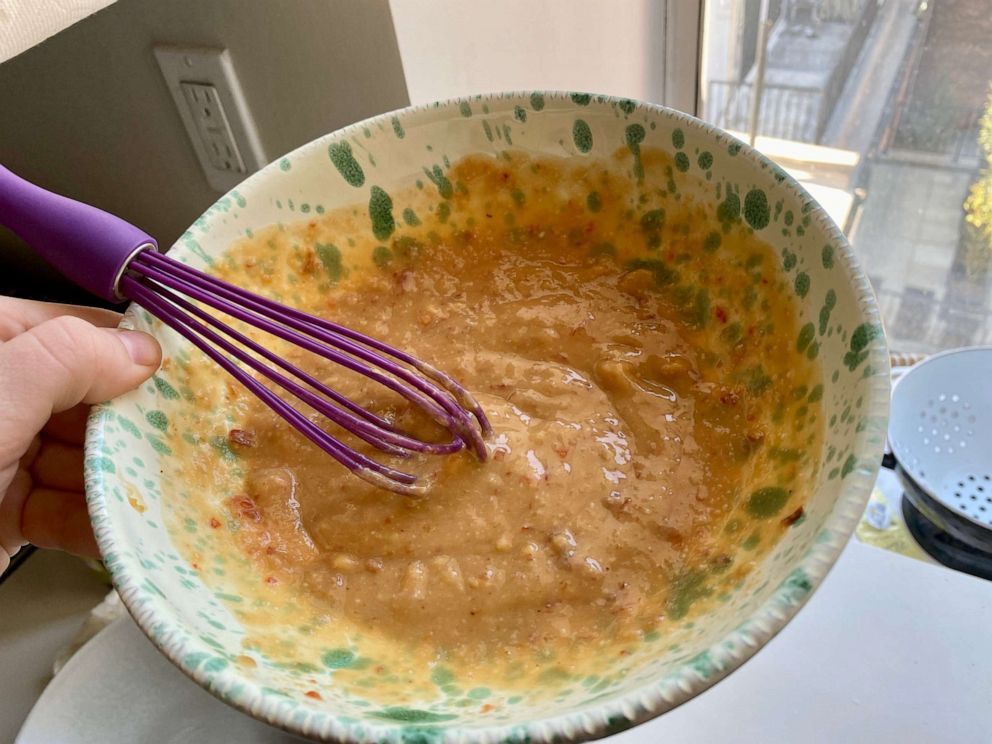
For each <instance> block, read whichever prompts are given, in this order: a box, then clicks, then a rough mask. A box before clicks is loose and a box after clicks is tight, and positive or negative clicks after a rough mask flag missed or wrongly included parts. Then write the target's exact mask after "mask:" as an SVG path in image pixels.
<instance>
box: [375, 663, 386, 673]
mask: <svg viewBox="0 0 992 744" xmlns="http://www.w3.org/2000/svg"><path fill="white" fill-rule="evenodd" d="M372 671H374V672H375V673H376V674H385V673H386V667H384V666H383V665H382V664H376V666H375V667H374V668H373V670H372Z"/></svg>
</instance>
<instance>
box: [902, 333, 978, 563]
mask: <svg viewBox="0 0 992 744" xmlns="http://www.w3.org/2000/svg"><path fill="white" fill-rule="evenodd" d="M889 444H890V446H891V448H892V454H893V455H894V457H895V460H896V461H897V463H898V467H897V471H899V472H900V476H901V477H902V479H903V481H904V483H905V482H906V481H907V480H908V481H909V482H908V483H905V485H906V486H907V488H906V491H907V496H908V497H909V498H910V499H911V500H912V501H913V502H914V504H915V505H916V506H918V507H919V508H921V510H922V511H923V512H924V513H925V514H926V515H927V516H928V517H930V518H931V519H934V521H937V522H938V524H940V526H943V527H945V529H947V530H948V531H950V532H952V533H955V536H956V537H959V538H960V539H964V540H967V541H968V542H970V543H972V544H976V543H977V544H982V545H983V546H984V547H985V548H986V549H987V546H988V545H989V544H990V541H992V347H974V348H968V349H958V350H955V351H949V352H945V353H943V354H937V355H935V356H932V357H930V358H929V359H927V360H925V361H923V362H920V363H919V364H917V365H916V366H915V367H913V368H912V369H910V370H909V371H908V372H907V373H906V374H904V375H903V376H902V378H901V379H900V380H899V381H898V382H897V383H896V386H895V389H894V390H893V393H892V413H891V417H890V419H889Z"/></svg>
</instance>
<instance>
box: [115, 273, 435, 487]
mask: <svg viewBox="0 0 992 744" xmlns="http://www.w3.org/2000/svg"><path fill="white" fill-rule="evenodd" d="M121 287H122V288H123V289H125V291H127V292H128V296H129V297H131V298H132V299H133V300H134V301H135V302H138V303H139V304H141V305H142V306H144V307H146V308H147V309H148V310H149V311H151V312H152V313H153V314H154V315H155V316H156V317H158V318H159V319H161V320H162V322H164V323H165V324H166V325H168V326H169V327H170V328H172V329H173V330H175V331H176V332H178V333H179V334H181V335H182V336H183V337H185V338H186V339H187V340H188V341H190V342H191V343H192V344H194V345H195V346H196V347H197V348H198V349H200V350H201V351H202V352H204V353H205V354H206V355H207V356H209V357H210V358H211V359H212V360H213V361H214V362H216V363H217V364H218V365H220V366H221V367H222V368H223V369H224V370H225V371H227V372H228V373H229V374H231V375H232V376H233V377H235V378H236V379H237V380H238V381H239V382H241V383H242V384H243V385H244V386H245V387H247V388H248V389H249V390H250V391H251V392H252V393H253V394H255V395H257V396H258V397H259V398H260V399H261V400H262V401H263V402H264V403H265V404H266V405H268V406H269V407H271V408H272V409H273V410H274V411H276V412H277V413H278V414H279V415H280V416H282V417H283V418H285V419H286V420H287V421H289V423H291V424H292V425H293V426H295V427H297V428H298V429H300V430H301V431H302V432H303V433H304V434H305V435H306V436H307V437H308V438H310V440H311V441H313V442H314V443H316V444H317V445H318V446H319V447H320V448H321V449H323V450H324V451H325V452H327V454H329V455H331V456H332V457H333V458H335V459H336V460H338V462H340V463H341V464H342V465H344V466H345V467H347V468H349V469H350V470H352V471H353V472H355V473H356V474H357V475H359V476H360V477H363V478H366V479H369V480H373V481H374V482H376V483H377V484H379V485H381V482H382V481H384V480H388V481H390V482H391V484H390V485H389V487H390V488H391V489H392V490H401V491H402V492H404V493H420V492H422V490H423V488H422V486H420V485H419V484H417V483H416V481H417V478H416V476H414V475H411V474H409V473H404V472H402V471H399V470H395V469H394V468H390V467H389V466H387V465H383V464H382V463H379V462H376V461H375V460H372V459H371V458H369V457H367V456H365V455H363V454H361V453H359V452H356V451H355V450H353V449H352V448H350V447H348V446H347V445H344V444H342V443H341V442H339V441H338V440H337V439H336V438H334V437H333V436H331V435H330V434H328V433H327V432H325V431H324V430H323V429H321V428H320V427H319V426H317V425H316V424H314V423H313V422H312V421H310V419H308V418H307V417H306V416H304V415H303V414H302V413H300V412H299V411H298V410H296V409H295V408H294V407H293V406H291V405H289V404H288V403H286V402H285V401H284V400H282V399H281V398H280V397H279V396H278V395H276V394H275V393H273V392H272V391H271V390H269V389H268V388H267V387H266V386H265V385H262V384H261V383H260V382H258V381H257V380H255V379H254V378H252V377H251V376H250V375H247V374H246V373H245V372H244V370H242V369H241V368H240V367H238V365H237V364H235V363H234V362H232V361H231V360H230V358H228V357H227V356H225V355H224V354H222V353H220V352H219V351H218V350H217V349H216V348H215V347H214V346H212V345H211V344H210V343H207V341H206V340H205V339H209V338H211V336H213V337H214V339H211V340H216V334H213V332H212V331H210V329H208V328H205V327H203V326H202V324H199V323H198V322H197V321H194V320H191V319H190V318H186V317H183V315H182V314H181V313H177V312H175V310H174V309H172V308H171V307H170V305H169V303H168V302H166V301H165V300H162V299H161V298H159V297H158V296H157V294H156V292H155V291H153V290H152V289H151V288H149V287H147V286H145V285H143V284H142V283H141V282H140V281H138V280H137V279H135V278H134V277H124V278H123V279H122V280H121ZM218 346H223V345H222V344H218Z"/></svg>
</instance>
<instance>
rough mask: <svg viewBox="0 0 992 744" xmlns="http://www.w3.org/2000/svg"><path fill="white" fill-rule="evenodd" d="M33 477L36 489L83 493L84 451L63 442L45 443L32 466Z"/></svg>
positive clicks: (42, 444)
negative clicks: (55, 489)
mask: <svg viewBox="0 0 992 744" xmlns="http://www.w3.org/2000/svg"><path fill="white" fill-rule="evenodd" d="M31 477H32V479H33V480H34V484H35V486H36V487H44V488H57V489H59V490H60V491H82V490H83V450H82V449H80V448H79V447H74V446H72V445H69V444H63V443H62V442H56V441H53V440H48V441H43V442H42V443H41V451H39V452H38V456H37V457H35V459H34V462H33V463H32V464H31Z"/></svg>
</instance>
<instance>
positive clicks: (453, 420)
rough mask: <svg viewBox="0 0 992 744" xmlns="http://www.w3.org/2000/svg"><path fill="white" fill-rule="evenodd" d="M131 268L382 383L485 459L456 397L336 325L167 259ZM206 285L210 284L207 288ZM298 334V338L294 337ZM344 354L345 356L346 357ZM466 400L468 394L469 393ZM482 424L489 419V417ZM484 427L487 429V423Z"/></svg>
mask: <svg viewBox="0 0 992 744" xmlns="http://www.w3.org/2000/svg"><path fill="white" fill-rule="evenodd" d="M146 257H147V258H148V263H149V264H151V265H146V263H145V261H144V259H145V258H146ZM132 266H133V267H134V268H135V269H136V270H138V271H139V272H141V273H142V274H144V275H146V276H148V277H149V278H152V279H154V280H155V281H157V282H160V283H162V284H165V285H166V286H169V287H172V288H173V289H177V290H178V291H180V292H183V293H184V294H186V295H188V296H190V297H192V298H194V299H196V300H198V301H201V302H204V303H205V304H208V305H210V306H211V307H214V308H215V309H217V310H220V311H221V312H224V313H227V314H229V315H231V316H232V317H236V318H238V319H239V320H243V321H244V322H247V323H249V324H251V325H254V326H256V327H258V328H260V329H261V330H264V331H267V332H269V333H272V334H273V335H276V336H278V337H280V338H284V339H286V340H288V341H291V342H292V343H294V344H297V345H300V346H302V347H304V348H307V349H308V350H310V351H312V352H314V353H316V354H319V355H321V356H323V357H325V358H327V359H329V360H330V361H333V362H335V363H337V364H340V365H342V366H344V367H346V368H348V369H351V370H352V371H355V372H358V373H359V374H362V375H364V376H366V377H368V378H370V379H372V380H374V381H376V382H378V383H379V384H381V385H383V386H384V387H386V388H388V389H390V390H392V391H394V392H396V393H398V394H399V395H401V396H403V397H405V398H407V399H408V400H410V402H412V403H414V404H415V405H417V406H418V407H420V408H421V409H422V410H424V411H426V412H428V413H429V414H430V415H432V416H433V417H434V418H435V420H437V421H438V423H440V424H441V425H443V426H445V427H446V428H448V429H450V430H452V431H453V433H454V434H455V435H456V436H457V437H459V438H461V439H462V440H463V441H464V442H465V443H467V444H469V445H470V446H471V447H472V448H473V449H474V451H475V453H476V455H477V456H479V457H480V458H482V459H485V457H486V449H485V442H484V441H483V438H482V435H481V434H480V432H479V431H478V430H477V429H476V428H475V426H474V425H473V424H472V421H471V419H470V416H469V412H468V411H466V409H465V407H463V405H462V404H461V403H460V402H459V401H458V400H457V399H456V398H455V394H454V393H452V392H451V391H449V390H447V389H444V388H440V387H438V386H437V385H432V384H431V383H430V382H429V381H428V380H425V379H424V378H422V377H420V376H418V375H416V374H414V373H413V372H411V371H410V370H408V369H406V368H404V367H402V366H400V365H398V364H396V363H395V362H392V361H390V360H388V359H384V358H382V357H381V356H379V355H377V354H376V353H375V352H374V351H372V350H370V349H368V348H364V347H363V346H360V345H358V344H356V343H353V342H352V341H351V340H349V339H348V338H343V337H342V335H341V334H339V333H337V331H336V330H332V329H336V328H337V327H338V326H337V325H336V324H330V326H331V328H332V329H329V328H326V327H324V326H323V324H322V323H320V322H319V320H320V319H317V318H314V317H313V316H309V315H306V314H305V313H301V312H299V311H296V310H294V309H292V308H289V307H286V306H284V305H280V304H279V303H276V302H273V301H271V300H268V299H266V298H264V297H259V296H257V295H253V294H251V293H249V292H246V291H245V290H243V289H241V288H239V287H236V286H234V285H231V284H228V283H227V282H224V281H223V280H220V279H217V278H216V277H211V276H208V275H205V274H202V273H201V272H198V271H196V270H195V269H191V268H190V267H187V266H184V265H183V264H180V263H178V262H176V261H174V260H172V259H169V258H168V257H167V256H161V255H159V254H155V253H151V252H148V253H146V254H141V255H139V256H138V257H137V258H136V259H135V261H134V263H133V264H132ZM157 267H162V268H165V269H167V271H160V270H158V268H157ZM172 271H175V273H177V274H181V275H182V277H176V276H173V275H172V273H171V272H172ZM204 285H208V288H207V287H205V286H204ZM224 300H226V301H227V302H225V301H224ZM246 310H250V311H251V312H253V313H255V315H251V314H249V313H247V312H246ZM274 321H275V322H274ZM278 324H282V325H278ZM293 331H296V332H297V333H293ZM300 333H303V334H309V335H310V336H311V337H312V338H307V337H306V336H300V335H299V334H300ZM349 335H350V336H356V335H357V336H358V337H359V338H361V339H365V338H367V337H365V336H362V335H361V334H357V333H356V332H354V331H350V330H349ZM368 340H369V341H370V342H374V343H375V345H376V347H377V348H391V347H388V346H387V345H384V344H382V343H381V342H377V341H375V340H374V339H368ZM328 346H331V347H336V349H339V350H340V351H335V350H334V349H332V348H328ZM394 351H396V353H397V354H402V352H399V351H398V350H394ZM341 352H346V353H344V354H342V353H341ZM356 358H357V359H356ZM410 358H411V359H413V358H412V357H410ZM358 360H362V361H364V362H369V363H371V364H372V365H375V366H376V367H381V368H383V369H385V370H386V371H388V372H389V374H390V375H393V377H390V376H388V375H385V374H382V373H381V372H379V371H378V369H376V368H375V367H369V366H366V365H363V364H360V363H359V361H358ZM414 361H416V360H414ZM395 378H398V379H395ZM402 383H406V384H405V385H404V384H402ZM459 387H460V386H459ZM411 388H412V389H411ZM465 395H466V396H467V395H468V394H467V393H465ZM468 397H469V398H470V397H471V396H468ZM473 402H474V401H473ZM476 405H477V404H476ZM480 410H481V409H480ZM482 419H483V420H485V416H484V415H483V416H482ZM485 425H486V426H488V421H487V422H486V424H485Z"/></svg>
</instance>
